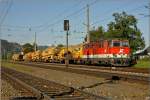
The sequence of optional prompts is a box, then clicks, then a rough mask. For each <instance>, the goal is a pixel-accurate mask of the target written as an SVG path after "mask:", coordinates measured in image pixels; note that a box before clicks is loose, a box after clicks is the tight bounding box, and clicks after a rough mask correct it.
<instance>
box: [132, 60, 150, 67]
mask: <svg viewBox="0 0 150 100" xmlns="http://www.w3.org/2000/svg"><path fill="white" fill-rule="evenodd" d="M133 67H136V68H150V61H148V60H138V61H137V64H136V65H134V66H133Z"/></svg>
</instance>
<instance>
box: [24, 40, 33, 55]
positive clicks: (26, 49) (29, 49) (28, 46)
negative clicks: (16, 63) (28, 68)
mask: <svg viewBox="0 0 150 100" xmlns="http://www.w3.org/2000/svg"><path fill="white" fill-rule="evenodd" d="M22 48H23V52H24V54H26V53H28V52H32V51H34V47H33V45H31V44H30V43H26V44H24V45H23V46H22Z"/></svg>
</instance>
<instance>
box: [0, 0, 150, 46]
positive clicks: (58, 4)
mask: <svg viewBox="0 0 150 100" xmlns="http://www.w3.org/2000/svg"><path fill="white" fill-rule="evenodd" d="M148 2H150V1H149V0H0V37H1V39H5V40H8V41H10V42H17V43H20V44H25V43H31V44H33V42H34V36H35V33H36V37H37V39H36V40H37V44H38V45H48V46H50V45H52V44H54V45H57V44H60V43H61V44H65V43H66V42H65V41H66V32H65V31H64V30H63V21H64V20H65V19H68V20H69V21H70V30H69V44H79V43H82V42H83V41H84V37H85V36H86V23H87V19H86V15H87V14H86V10H87V8H86V5H87V4H89V9H90V12H89V13H90V16H89V18H90V30H92V29H94V28H97V27H98V26H103V27H104V29H105V30H107V24H108V23H109V22H111V21H114V18H113V17H112V14H113V13H115V12H119V13H121V12H122V11H125V12H127V14H131V15H134V16H135V17H136V18H137V19H138V24H137V25H138V28H139V29H140V30H141V32H142V33H143V37H144V39H145V41H146V45H148V36H149V35H148V34H149V23H148V22H149V18H148V17H144V15H145V16H146V15H148V14H149V12H148V9H147V8H145V6H147V5H148ZM142 14H143V15H142Z"/></svg>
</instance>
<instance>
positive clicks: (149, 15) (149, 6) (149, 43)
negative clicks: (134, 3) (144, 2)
mask: <svg viewBox="0 0 150 100" xmlns="http://www.w3.org/2000/svg"><path fill="white" fill-rule="evenodd" d="M148 9H149V14H148V17H149V36H148V39H149V42H148V46H150V2H149V4H148Z"/></svg>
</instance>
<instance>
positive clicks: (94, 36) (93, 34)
mask: <svg viewBox="0 0 150 100" xmlns="http://www.w3.org/2000/svg"><path fill="white" fill-rule="evenodd" d="M101 38H104V29H103V27H102V26H100V27H98V29H97V30H92V31H90V41H97V40H99V39H101Z"/></svg>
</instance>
